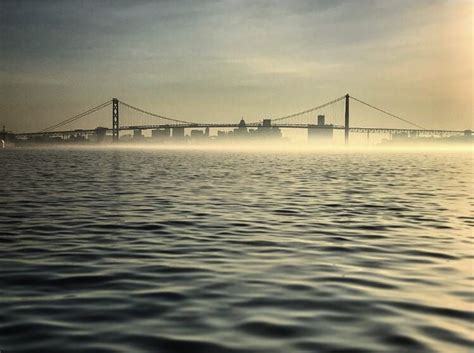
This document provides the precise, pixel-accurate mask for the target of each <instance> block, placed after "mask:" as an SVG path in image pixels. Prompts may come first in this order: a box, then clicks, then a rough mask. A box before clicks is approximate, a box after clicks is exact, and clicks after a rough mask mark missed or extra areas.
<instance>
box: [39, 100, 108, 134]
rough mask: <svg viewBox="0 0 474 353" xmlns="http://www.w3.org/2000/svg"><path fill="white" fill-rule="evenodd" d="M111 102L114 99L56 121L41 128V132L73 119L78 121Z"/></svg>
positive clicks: (70, 121)
mask: <svg viewBox="0 0 474 353" xmlns="http://www.w3.org/2000/svg"><path fill="white" fill-rule="evenodd" d="M110 104H112V100H109V101H107V102H105V103H102V104H99V105H98V106H95V107H93V108H91V109H89V110H86V111H85V112H82V113H80V114H77V115H74V116H72V117H70V118H68V119H66V120H63V121H61V122H59V123H56V124H54V125H51V126H49V127H47V128H45V129H43V130H41V131H40V132H50V131H52V130H54V129H57V128H58V127H61V126H64V125H67V124H69V123H72V122H73V121H76V120H79V119H81V118H84V117H86V116H88V115H89V114H92V113H95V112H96V111H99V110H101V109H103V108H105V107H107V106H109V105H110Z"/></svg>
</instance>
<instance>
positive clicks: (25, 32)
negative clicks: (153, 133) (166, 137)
mask: <svg viewBox="0 0 474 353" xmlns="http://www.w3.org/2000/svg"><path fill="white" fill-rule="evenodd" d="M472 14H473V2H472V1H470V0H416V1H414V0H348V1H343V0H311V1H310V0H306V1H295V0H292V1H227V0H222V1H210V0H209V1H197V0H193V1H171V0H169V1H131V0H130V1H115V0H114V1H64V0H62V1H19V0H14V1H8V0H0V52H1V56H0V65H1V66H0V124H5V125H6V126H7V129H8V130H13V131H25V130H27V131H32V130H37V129H40V128H44V127H46V126H48V125H50V124H51V123H54V122H56V121H60V120H62V119H64V118H67V117H69V116H71V115H73V114H74V113H78V112H81V111H82V110H84V108H88V107H91V106H93V105H96V104H99V103H102V102H104V101H107V100H109V99H111V98H112V97H118V98H119V99H122V100H124V101H127V102H128V103H130V104H133V105H135V106H140V107H142V108H144V109H147V110H151V111H153V112H156V113H158V114H163V115H169V116H174V117H178V118H183V119H186V120H195V121H210V122H215V121H235V120H238V119H240V117H241V116H244V117H245V118H246V120H248V121H254V120H258V119H260V118H261V117H263V116H266V117H279V116H282V115H286V114H290V113H294V112H297V111H299V110H304V109H306V108H311V107H313V106H316V105H318V104H319V103H323V102H325V101H327V100H330V99H333V98H337V97H339V96H342V95H344V94H346V93H350V94H352V95H354V96H356V97H358V98H362V99H364V100H366V101H369V102H371V103H373V104H375V105H378V106H381V107H384V108H386V109H388V110H390V111H392V112H394V113H397V114H400V115H402V116H404V117H408V118H409V119H411V120H413V121H415V122H417V123H419V124H421V125H423V126H426V127H429V128H448V129H465V128H472V127H473V120H472V110H473V103H472V95H473V80H472V55H473V49H472V48H473V46H472V45H473V43H472V36H473V18H472ZM384 124H385V123H384V121H383V120H381V121H380V124H379V125H380V126H384ZM359 125H360V124H359Z"/></svg>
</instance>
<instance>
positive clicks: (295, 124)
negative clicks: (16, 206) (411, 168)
mask: <svg viewBox="0 0 474 353" xmlns="http://www.w3.org/2000/svg"><path fill="white" fill-rule="evenodd" d="M351 102H356V103H357V104H360V105H362V106H364V107H366V108H368V109H370V110H373V111H375V112H377V113H379V114H381V115H383V116H385V117H387V118H390V119H394V120H397V121H399V122H402V123H404V124H405V125H409V126H410V127H404V128H386V127H362V126H351V125H350V123H351V104H350V103H351ZM341 103H343V115H344V122H343V124H331V125H325V124H324V118H323V125H321V124H319V123H318V124H316V122H315V121H312V120H314V116H311V114H312V113H316V112H318V111H322V110H323V109H327V108H328V107H330V106H333V105H336V104H341ZM110 107H111V108H112V109H111V110H112V112H111V115H110V116H109V117H110V118H111V125H110V126H109V127H96V128H88V129H87V128H85V129H82V128H81V129H78V128H75V129H71V128H69V129H67V127H68V126H71V124H73V123H75V124H77V123H78V122H80V121H83V120H85V119H86V118H87V117H89V116H91V115H93V114H95V113H97V112H99V111H104V110H105V109H107V108H110ZM124 110H128V111H129V112H130V113H131V115H132V116H138V117H139V118H140V117H141V119H142V120H148V122H147V123H143V122H136V121H134V122H133V123H131V124H130V123H129V124H121V112H122V111H124ZM302 116H307V117H308V116H309V119H310V120H311V119H312V120H311V121H304V122H302V121H301V120H299V118H301V117H302ZM145 117H146V118H147V119H143V118H145ZM150 119H151V122H150ZM138 120H140V119H138ZM265 120H266V121H264V120H260V121H256V122H251V123H245V127H246V128H261V127H262V124H263V123H264V122H265V127H268V128H280V129H308V130H311V129H321V128H323V129H328V128H330V129H333V130H343V131H344V140H345V143H346V144H348V143H349V137H350V133H351V132H354V133H366V134H367V136H369V134H371V133H385V134H397V133H401V134H408V135H410V136H443V137H444V136H455V135H462V134H464V132H465V131H464V130H440V129H428V128H425V127H423V126H421V125H419V124H417V123H414V122H412V121H410V120H408V119H405V118H403V117H400V116H398V115H395V114H393V113H390V112H388V111H387V110H385V109H381V108H379V107H376V106H375V105H372V104H369V103H367V102H365V101H363V100H361V99H358V98H355V97H353V96H350V95H349V94H346V95H344V96H341V97H339V98H336V99H334V100H331V101H329V102H326V103H324V104H321V105H318V106H316V107H313V108H310V109H306V110H304V111H300V112H297V113H294V114H290V115H286V116H282V117H279V118H276V119H265ZM306 120H308V119H306ZM109 121H110V120H109ZM241 124H242V122H241V123H227V122H222V123H204V122H193V121H187V120H181V119H175V118H170V117H167V116H163V115H159V114H155V113H152V112H149V111H146V110H144V109H141V108H138V107H135V106H132V105H130V104H128V103H126V102H124V101H121V100H119V99H117V98H113V99H111V100H109V101H107V102H104V103H102V104H99V105H97V106H95V107H93V108H90V109H88V110H86V111H84V112H82V113H80V114H77V115H74V116H72V117H70V118H67V119H64V120H62V121H60V122H58V123H56V124H53V125H51V126H48V127H46V128H44V129H42V130H40V131H37V132H25V133H18V134H16V137H17V138H20V139H22V138H23V139H25V138H26V139H27V138H34V137H38V136H39V137H41V136H44V137H54V136H62V137H65V136H73V135H74V134H77V133H81V134H95V133H97V131H98V129H101V130H102V133H104V134H105V133H107V132H108V133H112V141H113V142H118V141H119V135H120V132H121V131H132V130H133V131H135V130H153V129H164V128H165V129H170V130H171V131H173V129H176V130H177V129H189V128H209V129H211V128H228V129H232V128H239V127H241V126H242V125H241ZM182 131H184V130H182Z"/></svg>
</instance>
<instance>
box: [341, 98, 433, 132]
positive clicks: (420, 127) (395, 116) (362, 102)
mask: <svg viewBox="0 0 474 353" xmlns="http://www.w3.org/2000/svg"><path fill="white" fill-rule="evenodd" d="M349 98H351V99H353V100H355V101H356V102H359V103H361V104H364V105H366V106H368V107H369V108H372V109H375V110H377V111H379V112H381V113H384V114H386V115H388V116H390V117H392V118H395V119H398V120H401V121H404V122H405V123H408V124H410V125H413V126H416V127H417V128H419V129H422V130H427V129H426V128H425V127H423V126H421V125H418V124H415V123H413V122H411V121H410V120H407V119H404V118H401V117H399V116H397V115H395V114H392V113H389V112H387V111H386V110H383V109H380V108H377V107H376V106H374V105H372V104H369V103H367V102H364V101H362V100H360V99H357V98H355V97H352V96H349Z"/></svg>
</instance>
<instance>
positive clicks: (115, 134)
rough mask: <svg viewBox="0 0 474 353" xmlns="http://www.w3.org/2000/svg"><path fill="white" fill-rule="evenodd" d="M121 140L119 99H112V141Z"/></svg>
mask: <svg viewBox="0 0 474 353" xmlns="http://www.w3.org/2000/svg"><path fill="white" fill-rule="evenodd" d="M118 140H119V101H118V99H117V98H113V99H112V141H113V142H118Z"/></svg>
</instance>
